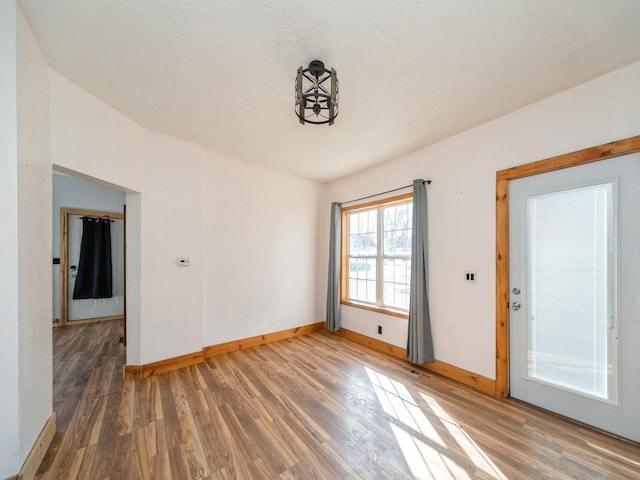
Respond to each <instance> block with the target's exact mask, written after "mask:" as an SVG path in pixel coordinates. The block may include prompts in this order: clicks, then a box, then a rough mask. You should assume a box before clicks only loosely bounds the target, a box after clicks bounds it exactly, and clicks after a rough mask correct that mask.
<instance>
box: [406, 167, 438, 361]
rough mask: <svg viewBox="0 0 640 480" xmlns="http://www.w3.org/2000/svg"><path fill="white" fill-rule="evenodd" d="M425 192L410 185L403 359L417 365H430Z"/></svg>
mask: <svg viewBox="0 0 640 480" xmlns="http://www.w3.org/2000/svg"><path fill="white" fill-rule="evenodd" d="M427 251H428V250H427V188H426V187H425V185H424V180H422V179H420V180H414V181H413V226H412V229H411V287H410V289H409V295H410V299H409V336H408V339H407V358H408V359H409V361H411V362H413V363H416V364H421V363H424V362H433V360H434V356H433V340H432V338H431V322H430V320H429V300H428V298H427V289H428V285H429V284H428V273H429V272H428V269H427Z"/></svg>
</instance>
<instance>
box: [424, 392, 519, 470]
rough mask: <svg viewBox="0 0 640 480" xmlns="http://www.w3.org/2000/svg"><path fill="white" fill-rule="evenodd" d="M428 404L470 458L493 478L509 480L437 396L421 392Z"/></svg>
mask: <svg viewBox="0 0 640 480" xmlns="http://www.w3.org/2000/svg"><path fill="white" fill-rule="evenodd" d="M420 395H421V396H422V398H423V399H424V401H425V402H427V405H429V407H430V408H431V410H432V411H433V413H435V414H436V415H437V416H438V418H440V421H441V422H442V424H443V425H444V426H445V428H446V429H447V430H448V431H449V433H450V434H451V436H452V437H453V438H454V439H455V440H456V442H458V445H460V447H462V449H463V450H464V451H465V453H466V454H467V456H468V457H469V459H470V460H471V461H472V462H473V464H474V465H475V466H476V467H478V469H480V470H482V471H483V472H485V473H487V474H488V475H491V476H492V478H496V479H499V480H507V477H506V476H505V475H504V474H503V473H502V472H501V471H500V469H499V468H498V467H497V466H496V465H495V464H494V463H493V462H492V461H491V459H490V458H489V456H488V455H487V454H486V453H484V451H483V450H482V449H481V448H480V447H479V446H478V445H477V444H476V442H474V441H473V439H472V438H471V437H470V436H469V435H468V434H467V432H465V431H464V430H463V429H462V428H461V427H460V425H458V423H457V422H456V421H455V419H454V418H452V417H451V416H450V415H449V414H448V413H447V412H446V411H445V410H444V409H443V408H442V407H441V406H440V404H439V403H438V402H437V401H436V399H435V398H433V397H430V396H429V395H426V394H424V393H420Z"/></svg>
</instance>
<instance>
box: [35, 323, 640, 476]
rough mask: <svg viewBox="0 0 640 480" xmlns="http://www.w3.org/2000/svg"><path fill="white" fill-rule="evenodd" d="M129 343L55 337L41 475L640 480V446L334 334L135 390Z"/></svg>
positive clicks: (87, 333)
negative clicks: (49, 430)
mask: <svg viewBox="0 0 640 480" xmlns="http://www.w3.org/2000/svg"><path fill="white" fill-rule="evenodd" d="M120 335H121V332H120V330H119V322H118V323H116V322H107V323H99V324H88V325H82V326H73V327H66V328H58V329H54V408H55V410H56V412H57V414H58V422H59V423H58V433H57V434H56V437H55V439H54V442H53V444H52V446H51V448H50V449H49V452H48V453H47V456H46V458H45V460H44V462H43V464H42V466H41V468H40V471H39V473H38V477H37V478H41V479H45V478H47V479H48V478H60V479H74V478H81V479H92V480H93V479H99V478H110V479H138V478H142V479H171V478H172V479H181V480H182V479H189V478H203V479H218V478H229V479H252V478H259V479H276V478H281V479H294V478H296V479H311V478H320V479H340V480H342V479H356V478H364V479H385V478H426V479H430V478H433V479H448V478H456V479H458V478H461V479H528V478H533V479H538V478H554V479H555V478H558V479H561V478H571V479H599V478H602V479H604V478H606V479H638V478H640V446H638V445H637V444H630V443H626V442H623V441H620V440H616V439H614V438H612V437H609V436H607V435H603V434H600V433H598V432H595V431H592V430H590V429H586V428H582V427H580V426H578V425H576V424H573V423H571V422H569V421H567V420H564V419H562V418H559V417H557V416H554V415H550V414H547V413H544V412H541V411H539V410H537V409H535V408H533V407H530V406H528V405H525V404H523V403H521V402H518V401H513V400H502V399H496V398H492V397H487V396H485V395H483V394H480V393H477V392H475V391H473V390H471V389H469V388H467V387H465V386H462V385H459V384H457V383H454V382H451V381H449V380H447V379H444V378H442V377H439V376H437V375H433V374H428V373H426V372H424V371H418V372H415V373H413V372H412V371H411V367H409V366H408V365H407V364H405V363H403V362H401V361H399V360H396V359H393V358H390V357H387V356H385V355H382V354H378V353H376V352H373V351H371V350H368V349H366V348H364V347H361V346H359V345H355V344H353V343H350V342H349V341H347V340H344V339H342V338H340V337H336V336H334V335H330V334H328V333H325V332H319V333H314V334H311V335H305V336H301V337H297V338H294V339H291V340H285V341H281V342H278V343H272V344H269V345H265V346H260V347H256V348H253V349H249V350H244V351H239V352H234V353H231V354H226V355H222V356H219V357H214V358H210V359H207V361H206V363H204V364H201V365H197V366H194V367H189V368H185V369H183V370H180V371H175V372H171V373H168V374H163V375H158V376H154V377H150V378H147V379H145V380H127V381H124V380H122V378H121V376H122V365H123V363H124V357H123V353H124V349H123V347H122V345H120V344H119V343H118V339H119V337H120Z"/></svg>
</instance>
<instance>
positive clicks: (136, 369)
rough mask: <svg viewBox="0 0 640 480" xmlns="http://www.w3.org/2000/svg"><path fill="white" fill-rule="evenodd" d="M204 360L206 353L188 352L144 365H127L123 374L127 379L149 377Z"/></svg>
mask: <svg viewBox="0 0 640 480" xmlns="http://www.w3.org/2000/svg"><path fill="white" fill-rule="evenodd" d="M202 362H204V355H202V351H200V352H193V353H187V354H186V355H180V356H179V357H172V358H166V359H164V360H159V361H157V362H152V363H146V364H144V365H125V366H124V370H123V376H124V378H125V379H133V378H147V377H150V376H151V375H158V374H160V373H167V372H170V371H172V370H179V369H181V368H184V367H189V366H191V365H196V364H198V363H202Z"/></svg>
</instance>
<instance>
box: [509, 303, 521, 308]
mask: <svg viewBox="0 0 640 480" xmlns="http://www.w3.org/2000/svg"><path fill="white" fill-rule="evenodd" d="M520 307H521V305H520V302H513V303H512V304H511V308H512V309H513V310H520Z"/></svg>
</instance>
